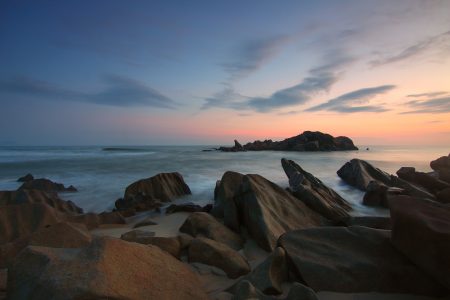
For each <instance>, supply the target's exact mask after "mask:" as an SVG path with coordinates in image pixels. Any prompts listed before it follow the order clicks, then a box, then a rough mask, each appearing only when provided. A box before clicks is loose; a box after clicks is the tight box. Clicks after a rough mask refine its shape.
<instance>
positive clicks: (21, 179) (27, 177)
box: [17, 173, 34, 182]
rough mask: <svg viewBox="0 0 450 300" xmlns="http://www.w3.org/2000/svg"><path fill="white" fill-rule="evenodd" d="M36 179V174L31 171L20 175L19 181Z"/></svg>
mask: <svg viewBox="0 0 450 300" xmlns="http://www.w3.org/2000/svg"><path fill="white" fill-rule="evenodd" d="M33 179H34V176H33V175H31V174H30V173H28V174H27V175H25V176H22V177H19V179H17V182H27V181H31V180H33Z"/></svg>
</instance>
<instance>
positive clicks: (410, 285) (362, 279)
mask: <svg viewBox="0 0 450 300" xmlns="http://www.w3.org/2000/svg"><path fill="white" fill-rule="evenodd" d="M279 245H280V246H281V247H283V248H284V250H285V251H286V255H287V256H288V257H289V259H290V261H291V262H292V264H291V265H290V267H291V272H292V274H294V275H295V276H296V277H297V281H304V282H305V283H306V284H307V285H308V286H309V287H311V288H312V289H313V290H315V291H316V292H317V291H335V292H343V293H364V292H380V293H406V294H419V295H429V296H441V295H443V294H445V293H446V292H447V291H446V290H445V288H444V287H443V286H441V285H440V284H439V283H437V282H436V281H435V280H434V279H433V278H431V277H430V276H429V275H428V274H426V273H424V272H423V271H422V270H420V269H419V268H418V267H416V266H415V265H414V264H412V262H411V261H410V260H409V259H408V258H407V257H405V256H404V255H402V254H401V253H400V252H399V251H398V250H397V249H395V248H394V246H393V245H392V244H391V240H390V231H388V230H378V229H372V228H368V227H359V226H354V227H319V228H309V229H304V230H296V231H292V232H288V233H286V234H284V235H283V236H281V237H280V240H279Z"/></svg>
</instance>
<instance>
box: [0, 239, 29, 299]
mask: <svg viewBox="0 0 450 300" xmlns="http://www.w3.org/2000/svg"><path fill="white" fill-rule="evenodd" d="M28 242H29V236H26V237H21V238H17V239H15V240H14V241H12V242H10V243H6V244H2V245H0V268H7V267H8V266H9V265H10V264H11V262H12V261H13V260H14V258H15V257H16V256H17V254H18V253H19V252H20V251H22V249H23V248H25V247H26V246H28ZM0 299H1V298H0Z"/></svg>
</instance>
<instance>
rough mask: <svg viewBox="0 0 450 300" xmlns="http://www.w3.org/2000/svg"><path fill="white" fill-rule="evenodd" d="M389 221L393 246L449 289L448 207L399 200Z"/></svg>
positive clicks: (449, 242) (426, 202) (449, 234)
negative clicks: (390, 222)
mask: <svg viewBox="0 0 450 300" xmlns="http://www.w3.org/2000/svg"><path fill="white" fill-rule="evenodd" d="M391 218H392V243H393V244H394V246H395V247H396V248H397V249H398V250H400V251H401V252H402V253H403V254H405V255H406V256H407V257H408V258H409V259H411V261H412V262H414V264H416V265H417V266H419V267H420V268H421V269H422V270H424V271H425V272H427V273H428V274H429V275H430V276H432V277H434V278H435V279H436V280H437V281H438V282H440V283H441V284H443V285H445V286H446V287H447V288H448V289H450V272H449V270H450V257H449V253H450V206H448V205H444V204H440V203H436V202H433V201H427V200H424V199H415V198H412V197H407V196H403V197H398V199H396V200H395V201H392V203H391Z"/></svg>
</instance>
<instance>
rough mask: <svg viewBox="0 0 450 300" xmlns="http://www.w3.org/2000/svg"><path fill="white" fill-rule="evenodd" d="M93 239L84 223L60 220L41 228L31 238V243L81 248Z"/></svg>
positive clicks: (53, 246) (54, 246) (34, 244)
mask: <svg viewBox="0 0 450 300" xmlns="http://www.w3.org/2000/svg"><path fill="white" fill-rule="evenodd" d="M91 241H92V237H91V234H90V233H89V231H88V230H87V228H86V226H85V225H83V224H74V223H67V222H60V223H56V224H53V225H48V226H46V227H43V228H40V229H38V230H37V231H35V232H34V233H33V234H32V236H31V238H30V242H29V244H30V245H33V246H44V247H52V248H81V247H86V246H88V245H89V244H90V243H91Z"/></svg>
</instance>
